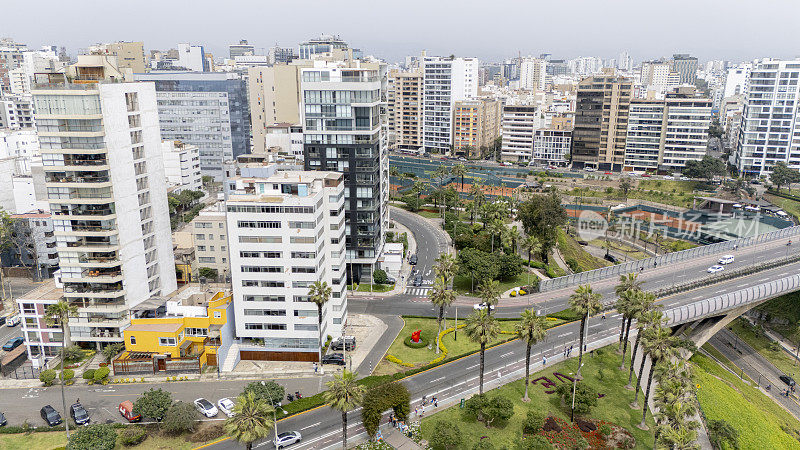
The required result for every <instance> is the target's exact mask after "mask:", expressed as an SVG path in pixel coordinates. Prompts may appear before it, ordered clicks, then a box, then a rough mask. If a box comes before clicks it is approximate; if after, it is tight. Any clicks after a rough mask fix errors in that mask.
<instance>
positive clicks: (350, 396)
mask: <svg viewBox="0 0 800 450" xmlns="http://www.w3.org/2000/svg"><path fill="white" fill-rule="evenodd" d="M357 377H358V374H357V373H355V372H350V371H349V370H347V369H345V370H342V373H341V374H336V375H334V376H333V380H331V381H329V382H327V383H325V385H326V386H327V387H328V390H327V391H325V392H324V393H323V394H322V395H323V398H324V399H325V403H326V404H327V405H328V406H330V407H331V408H333V409H335V410H337V411H339V412H341V413H342V448H343V449H347V413H348V412H349V411H351V410H353V409H355V408H357V407H358V406H359V405H361V401H362V399H363V398H364V392H365V390H366V389H365V388H364V386H362V385H360V384H358V382H357V381H356V379H357Z"/></svg>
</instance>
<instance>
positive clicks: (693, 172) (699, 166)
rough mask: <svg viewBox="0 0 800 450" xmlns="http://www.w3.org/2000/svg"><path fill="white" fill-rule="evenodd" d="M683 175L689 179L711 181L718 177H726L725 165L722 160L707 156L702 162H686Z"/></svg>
mask: <svg viewBox="0 0 800 450" xmlns="http://www.w3.org/2000/svg"><path fill="white" fill-rule="evenodd" d="M683 174H684V175H685V176H687V177H689V178H701V179H704V180H706V181H711V180H713V179H714V177H715V176H716V175H725V163H724V162H723V161H722V160H721V159H717V158H714V157H713V156H711V155H706V156H703V159H701V160H700V161H694V160H689V161H686V166H685V167H684V169H683Z"/></svg>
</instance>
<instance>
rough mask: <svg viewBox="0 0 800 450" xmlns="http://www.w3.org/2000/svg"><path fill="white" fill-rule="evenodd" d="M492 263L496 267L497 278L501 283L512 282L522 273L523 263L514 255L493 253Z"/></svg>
mask: <svg viewBox="0 0 800 450" xmlns="http://www.w3.org/2000/svg"><path fill="white" fill-rule="evenodd" d="M493 256H494V263H495V265H496V266H497V278H498V279H500V280H503V281H507V280H512V279H514V277H516V276H517V275H519V274H520V273H522V265H523V263H524V261H522V258H520V257H519V255H517V254H516V253H511V254H509V253H495V254H494V255H493Z"/></svg>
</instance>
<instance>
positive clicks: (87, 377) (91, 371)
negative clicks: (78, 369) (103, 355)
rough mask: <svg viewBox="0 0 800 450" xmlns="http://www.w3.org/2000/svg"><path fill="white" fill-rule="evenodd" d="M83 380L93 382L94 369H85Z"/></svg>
mask: <svg viewBox="0 0 800 450" xmlns="http://www.w3.org/2000/svg"><path fill="white" fill-rule="evenodd" d="M83 379H84V380H93V379H94V369H86V370H84V371H83Z"/></svg>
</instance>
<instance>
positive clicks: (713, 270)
mask: <svg viewBox="0 0 800 450" xmlns="http://www.w3.org/2000/svg"><path fill="white" fill-rule="evenodd" d="M723 270H725V268H724V267H722V266H720V265H719V264H717V265H714V266H711V267H709V268H708V270H707V272H708V273H717V272H722V271H723Z"/></svg>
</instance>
